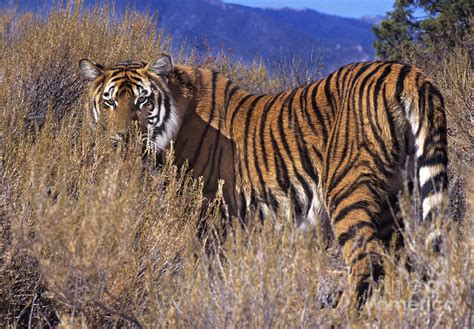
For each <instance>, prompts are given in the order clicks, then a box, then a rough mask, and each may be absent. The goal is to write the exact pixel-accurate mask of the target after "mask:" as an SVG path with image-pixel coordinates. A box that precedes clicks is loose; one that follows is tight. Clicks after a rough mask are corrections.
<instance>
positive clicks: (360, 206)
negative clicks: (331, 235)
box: [332, 200, 373, 225]
mask: <svg viewBox="0 0 474 329" xmlns="http://www.w3.org/2000/svg"><path fill="white" fill-rule="evenodd" d="M369 206H370V204H369V202H368V201H366V200H360V201H357V202H354V203H352V204H350V205H348V206H345V207H344V208H343V209H342V210H340V211H339V212H338V214H337V216H336V217H333V220H332V222H333V225H336V224H337V223H339V222H340V221H341V220H343V219H344V218H345V217H346V216H347V215H348V214H349V213H351V212H352V211H354V210H362V211H364V212H365V213H366V214H367V215H368V216H369V217H372V216H373V214H372V213H371V211H369V210H368V207H369Z"/></svg>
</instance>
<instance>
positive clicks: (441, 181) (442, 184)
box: [420, 170, 448, 200]
mask: <svg viewBox="0 0 474 329" xmlns="http://www.w3.org/2000/svg"><path fill="white" fill-rule="evenodd" d="M447 187H448V177H447V175H446V172H445V171H444V170H443V171H442V172H440V173H439V174H437V175H436V176H434V177H430V179H429V180H428V181H426V182H425V183H424V184H423V186H422V187H421V191H420V194H421V199H422V200H423V199H425V198H426V197H428V196H429V195H430V194H431V193H436V192H442V191H445V190H446V188H447Z"/></svg>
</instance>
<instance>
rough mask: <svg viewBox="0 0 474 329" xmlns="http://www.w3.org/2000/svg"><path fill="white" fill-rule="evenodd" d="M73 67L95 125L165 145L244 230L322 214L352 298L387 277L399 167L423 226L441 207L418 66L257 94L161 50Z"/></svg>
mask: <svg viewBox="0 0 474 329" xmlns="http://www.w3.org/2000/svg"><path fill="white" fill-rule="evenodd" d="M79 67H80V71H81V72H82V74H83V75H84V76H85V78H86V79H87V80H88V81H89V97H90V102H91V104H92V114H93V120H95V122H103V124H105V125H106V126H107V128H108V129H110V132H111V134H113V135H114V136H123V135H124V134H127V132H128V131H129V130H130V127H131V126H132V124H137V125H138V126H139V129H140V131H141V136H142V139H143V142H144V143H147V144H149V145H153V146H154V148H155V150H156V153H157V154H163V153H164V151H166V150H168V149H169V148H170V147H171V145H172V147H173V149H174V152H175V162H176V163H177V164H179V165H181V164H183V163H184V162H187V163H188V164H189V166H190V167H191V168H192V170H193V173H194V175H196V176H198V177H203V179H204V194H205V195H208V196H212V195H214V193H215V192H216V190H217V188H218V185H219V181H220V180H223V181H224V182H225V183H224V188H223V200H224V203H225V205H226V209H227V212H228V215H229V216H232V217H235V218H238V219H239V220H240V221H241V222H243V223H246V221H247V220H248V218H249V213H251V212H252V211H253V210H255V211H258V212H259V213H260V214H261V215H262V216H263V218H265V217H269V216H271V214H275V213H279V212H281V211H283V212H284V213H286V214H287V215H288V216H289V217H290V218H291V219H292V220H294V221H295V222H297V223H298V224H299V225H302V226H304V225H306V224H308V225H309V224H310V225H318V224H320V222H321V221H323V220H324V218H327V221H328V222H329V225H330V229H331V232H332V235H333V237H334V241H335V243H336V245H338V246H339V249H340V250H341V253H342V256H343V259H344V260H345V262H346V264H347V267H348V269H349V275H348V278H349V279H348V280H349V283H350V285H351V287H354V290H353V291H355V292H356V293H355V294H354V295H355V296H356V297H355V300H356V301H360V300H363V298H364V297H363V296H366V294H367V291H368V290H369V289H370V287H371V286H372V284H373V282H379V281H380V279H381V278H382V277H383V275H384V267H383V254H384V251H386V250H387V247H388V246H387V242H388V241H390V239H391V237H392V235H393V232H394V231H395V230H396V227H398V225H399V224H398V223H396V221H395V220H394V216H393V215H392V214H391V213H390V212H389V214H387V209H392V208H393V207H394V206H396V204H397V202H396V200H397V196H398V193H399V192H400V191H401V189H402V188H403V184H404V183H403V177H404V176H406V168H409V167H410V166H412V167H413V168H415V169H414V172H415V174H414V177H412V179H413V181H415V182H417V183H418V187H419V191H420V195H421V203H422V214H421V215H422V221H425V222H426V221H432V220H433V218H434V216H439V214H441V213H442V212H443V211H444V209H445V208H446V202H447V183H448V177H447V163H448V155H447V131H446V114H445V105H444V101H443V96H442V94H441V92H440V91H439V89H438V88H437V87H436V85H435V83H434V82H433V81H432V80H430V79H429V78H428V77H427V76H426V75H425V74H423V72H422V71H421V70H420V69H419V68H417V67H414V66H410V65H407V64H403V63H398V62H393V61H372V62H360V63H352V64H348V65H346V66H343V67H341V68H339V69H338V70H336V71H334V72H333V73H331V74H329V75H328V76H327V77H325V78H323V79H321V80H319V81H316V82H313V83H308V84H306V85H303V86H301V87H298V88H295V89H293V90H289V91H283V92H280V93H277V94H252V93H250V92H247V91H245V90H243V89H242V88H241V87H239V86H238V85H237V84H235V83H233V82H232V81H231V80H230V79H229V78H228V77H226V76H225V75H224V74H223V73H220V72H217V71H215V70H212V69H208V68H202V67H192V66H187V65H180V64H176V65H175V64H173V63H172V59H171V57H170V56H169V55H168V54H160V55H159V56H157V57H156V58H155V59H153V60H151V61H150V62H136V61H127V62H122V63H118V64H113V65H110V66H104V65H101V64H96V63H95V62H93V61H90V60H87V59H83V60H81V61H80V62H79ZM404 173H405V174H404ZM394 200H395V201H394Z"/></svg>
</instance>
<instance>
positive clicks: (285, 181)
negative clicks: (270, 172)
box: [270, 128, 290, 192]
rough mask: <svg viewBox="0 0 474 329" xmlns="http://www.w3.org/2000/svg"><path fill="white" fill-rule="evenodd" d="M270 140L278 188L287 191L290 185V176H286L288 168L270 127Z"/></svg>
mask: <svg viewBox="0 0 474 329" xmlns="http://www.w3.org/2000/svg"><path fill="white" fill-rule="evenodd" d="M270 141H271V144H272V147H273V154H274V161H275V169H276V170H275V174H276V178H277V182H278V185H279V186H280V189H281V190H282V191H284V192H288V189H289V187H290V177H289V176H288V168H286V165H285V162H284V160H283V157H282V155H281V153H280V149H279V147H278V144H277V142H276V140H275V136H274V135H273V129H271V128H270Z"/></svg>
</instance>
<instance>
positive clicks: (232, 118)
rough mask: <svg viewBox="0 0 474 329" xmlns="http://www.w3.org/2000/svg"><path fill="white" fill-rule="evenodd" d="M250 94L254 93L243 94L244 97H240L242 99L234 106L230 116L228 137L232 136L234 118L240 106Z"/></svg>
mask: <svg viewBox="0 0 474 329" xmlns="http://www.w3.org/2000/svg"><path fill="white" fill-rule="evenodd" d="M252 96H254V95H252V94H247V95H245V96H244V97H242V99H241V100H240V101H239V103H238V104H237V106H236V107H235V108H234V112H232V116H231V118H230V137H231V138H232V137H233V136H234V121H235V118H236V117H237V113H238V112H239V111H240V108H241V107H242V105H243V104H244V103H245V101H246V100H247V99H249V98H250V97H252Z"/></svg>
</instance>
